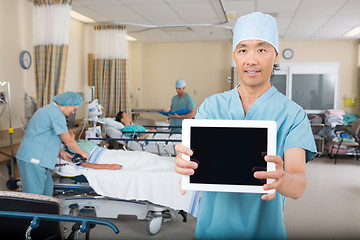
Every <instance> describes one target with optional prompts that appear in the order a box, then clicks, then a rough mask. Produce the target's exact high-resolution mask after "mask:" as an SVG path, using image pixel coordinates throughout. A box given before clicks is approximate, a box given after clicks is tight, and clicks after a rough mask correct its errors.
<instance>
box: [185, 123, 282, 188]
mask: <svg viewBox="0 0 360 240" xmlns="http://www.w3.org/2000/svg"><path fill="white" fill-rule="evenodd" d="M191 127H230V128H234V127H239V128H266V129H268V134H267V138H268V139H267V154H268V155H276V135H277V128H276V122H275V121H267V120H213V119H184V120H183V122H182V144H183V145H184V146H185V147H188V148H190V139H191V132H190V131H191ZM182 157H183V159H185V160H187V161H190V157H189V156H188V155H186V154H182ZM264 161H265V160H264ZM267 171H268V172H270V171H275V163H271V162H268V163H267ZM195 174H196V170H195ZM273 181H274V179H267V183H272V182H273ZM181 187H182V188H183V189H184V190H198V191H212V192H246V193H274V192H275V190H274V189H271V190H268V191H265V190H264V189H263V186H254V185H226V184H200V183H190V176H188V175H182V180H181Z"/></svg>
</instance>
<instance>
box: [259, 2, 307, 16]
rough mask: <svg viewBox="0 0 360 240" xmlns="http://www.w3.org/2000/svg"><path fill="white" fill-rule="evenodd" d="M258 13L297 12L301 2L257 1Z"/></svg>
mask: <svg viewBox="0 0 360 240" xmlns="http://www.w3.org/2000/svg"><path fill="white" fill-rule="evenodd" d="M256 3H257V4H256V7H257V9H256V11H259V12H263V13H286V12H295V11H296V9H297V8H298V6H299V4H300V0H291V1H289V0H271V1H269V0H257V1H256Z"/></svg>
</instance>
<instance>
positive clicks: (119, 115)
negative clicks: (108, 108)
mask: <svg viewBox="0 0 360 240" xmlns="http://www.w3.org/2000/svg"><path fill="white" fill-rule="evenodd" d="M124 113H125V112H123V111H120V112H118V114H116V118H115V120H116V121H118V122H121V119H122V118H123V115H124Z"/></svg>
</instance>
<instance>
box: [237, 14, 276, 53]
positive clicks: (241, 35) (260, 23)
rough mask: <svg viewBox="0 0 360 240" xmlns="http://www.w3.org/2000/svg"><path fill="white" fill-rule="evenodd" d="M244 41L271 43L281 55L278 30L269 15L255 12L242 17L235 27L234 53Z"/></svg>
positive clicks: (273, 19)
mask: <svg viewBox="0 0 360 240" xmlns="http://www.w3.org/2000/svg"><path fill="white" fill-rule="evenodd" d="M244 40H261V41H265V42H268V43H270V44H271V45H272V46H273V47H274V48H275V50H276V52H278V53H279V39H278V28H277V23H276V20H275V18H273V17H272V16H270V15H269V14H263V13H260V12H254V13H251V14H249V15H245V16H242V17H240V18H239V19H238V20H237V22H236V24H235V27H234V37H233V52H234V51H235V47H236V46H237V45H238V44H239V43H240V42H241V41H244Z"/></svg>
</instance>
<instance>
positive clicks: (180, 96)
mask: <svg viewBox="0 0 360 240" xmlns="http://www.w3.org/2000/svg"><path fill="white" fill-rule="evenodd" d="M175 87H176V92H177V95H175V96H174V97H173V98H172V99H171V107H170V112H172V111H178V110H182V109H184V108H188V109H190V110H191V112H190V113H187V114H184V115H178V114H169V117H170V118H171V122H170V126H172V127H181V126H182V125H181V124H182V121H183V119H185V118H193V117H194V115H195V101H194V99H193V98H192V97H191V96H190V95H189V94H188V93H187V92H186V82H185V80H183V79H178V80H176V83H175ZM175 130H177V129H175Z"/></svg>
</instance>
